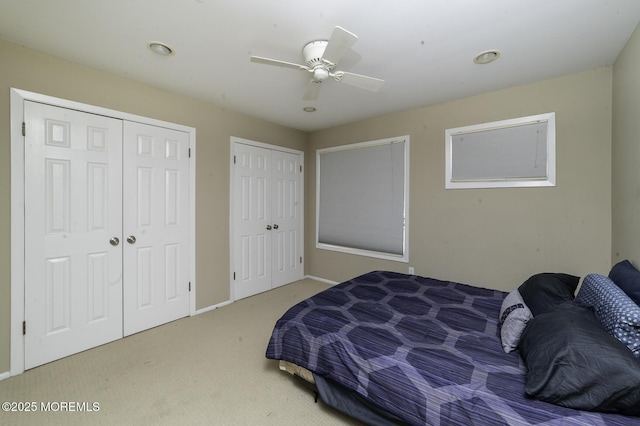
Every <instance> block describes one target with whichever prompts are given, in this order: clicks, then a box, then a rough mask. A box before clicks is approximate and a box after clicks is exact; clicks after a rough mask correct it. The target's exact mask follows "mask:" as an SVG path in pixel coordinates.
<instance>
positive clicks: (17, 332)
mask: <svg viewBox="0 0 640 426" xmlns="http://www.w3.org/2000/svg"><path fill="white" fill-rule="evenodd" d="M10 98H11V99H10V114H11V119H10V126H11V127H10V128H11V329H10V335H11V351H10V354H11V355H10V357H11V358H10V371H9V373H10V375H11V376H15V375H17V374H21V373H23V372H24V371H25V370H24V336H23V335H22V323H23V321H24V320H25V311H24V300H25V295H24V284H25V283H24V262H25V258H24V247H25V244H24V243H25V242H24V199H25V194H24V173H25V168H24V160H25V157H24V136H22V123H23V121H24V102H25V101H34V102H40V103H43V104H48V105H52V106H56V107H61V108H68V109H74V110H78V111H83V112H87V113H90V114H97V115H104V116H107V117H112V118H116V119H120V120H123V121H134V122H138V123H143V124H149V125H153V126H158V127H165V128H170V129H174V130H179V131H183V132H186V133H188V134H189V147H190V149H191V157H190V163H189V277H190V282H191V293H190V294H189V316H193V315H195V314H196V288H197V286H196V263H195V259H196V256H195V247H196V239H195V235H196V232H195V219H196V209H195V207H196V203H195V182H196V179H195V176H196V161H195V160H196V129H195V128H193V127H189V126H184V125H181V124H175V123H170V122H167V121H161V120H156V119H153V118H149V117H143V116H139V115H134V114H129V113H126V112H122V111H116V110H112V109H108V108H103V107H99V106H95V105H89V104H83V103H80V102H75V101H71V100H67V99H61V98H56V97H53V96H48V95H43V94H40V93H34V92H28V91H26V90H22V89H17V88H13V87H12V88H11V89H10Z"/></svg>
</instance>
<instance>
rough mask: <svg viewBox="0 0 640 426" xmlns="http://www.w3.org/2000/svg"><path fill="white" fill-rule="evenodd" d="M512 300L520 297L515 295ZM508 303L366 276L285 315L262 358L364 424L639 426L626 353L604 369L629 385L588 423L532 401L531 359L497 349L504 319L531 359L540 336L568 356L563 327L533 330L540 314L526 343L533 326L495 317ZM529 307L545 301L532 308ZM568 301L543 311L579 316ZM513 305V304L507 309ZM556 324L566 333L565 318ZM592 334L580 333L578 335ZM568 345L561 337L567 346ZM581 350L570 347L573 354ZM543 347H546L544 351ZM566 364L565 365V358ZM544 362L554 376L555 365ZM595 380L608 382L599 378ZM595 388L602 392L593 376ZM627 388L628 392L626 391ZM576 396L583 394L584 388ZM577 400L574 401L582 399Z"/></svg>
mask: <svg viewBox="0 0 640 426" xmlns="http://www.w3.org/2000/svg"><path fill="white" fill-rule="evenodd" d="M525 284H526V283H525ZM577 284H578V283H577V281H575V285H577ZM573 285H574V283H571V285H570V287H571V286H573ZM523 286H524V284H523ZM554 288H555V287H554ZM521 289H522V293H526V291H524V290H526V288H522V287H521ZM573 290H575V286H573ZM554 291H555V290H554ZM508 296H509V294H508V293H506V292H502V291H498V290H491V289H487V288H480V287H476V286H471V285H466V284H461V283H455V282H448V281H441V280H437V279H433V278H426V277H421V276H416V275H405V274H399V273H395V272H387V271H374V272H370V273H367V274H364V275H362V276H359V277H356V278H354V279H351V280H349V281H346V282H343V283H341V284H338V285H335V286H333V287H331V288H329V289H327V290H325V291H323V292H321V293H318V294H317V295H315V296H313V297H311V298H309V299H306V300H304V301H302V302H300V303H298V304H296V305H295V306H293V307H291V308H290V309H289V310H288V311H287V312H286V313H285V314H284V315H283V316H282V317H281V318H280V319H279V320H278V321H277V323H276V325H275V327H274V330H273V333H272V336H271V338H270V341H269V344H268V347H267V351H266V356H267V358H269V359H273V360H278V361H280V363H281V368H283V369H287V370H288V371H289V372H291V373H294V374H296V375H298V376H301V377H303V378H305V380H306V381H307V382H312V383H315V385H316V386H317V389H318V392H320V397H321V398H322V399H323V401H325V402H327V403H328V404H329V405H332V406H334V407H335V408H338V409H339V410H341V411H344V412H346V413H347V414H350V415H352V416H354V417H356V418H358V419H359V420H362V421H364V422H365V423H368V424H413V425H539V424H545V425H560V424H561V425H632V424H633V425H637V424H640V418H638V417H636V415H637V414H640V412H639V411H638V410H640V363H638V360H637V358H636V357H634V355H633V352H632V351H629V350H628V349H627V347H626V346H623V348H624V350H625V351H626V352H628V354H627V353H622V355H621V358H620V359H622V360H623V361H620V360H619V359H618V358H615V357H613V358H612V359H613V361H612V365H613V364H615V365H613V366H612V367H611V368H615V369H619V368H626V369H627V370H629V372H630V373H632V374H626V371H625V376H628V377H627V378H626V379H624V380H627V381H629V382H630V384H629V383H626V382H625V383H623V384H622V385H620V386H623V387H622V388H621V389H622V390H621V391H620V389H618V388H617V389H615V392H617V394H616V395H615V396H614V397H613V398H614V399H615V400H614V401H613V402H611V401H609V400H607V401H606V402H605V403H603V402H602V401H601V400H598V401H597V402H596V404H597V407H595V410H596V411H586V410H582V409H575V408H569V407H572V406H575V403H574V401H573V400H571V398H575V395H572V396H570V398H569V400H570V402H569V403H566V404H564V405H565V406H562V405H563V401H559V404H558V403H557V401H556V402H554V403H550V402H546V400H544V397H545V395H543V394H544V391H545V390H548V389H547V388H548V387H549V386H546V388H545V386H542V388H543V392H538V394H537V395H535V397H532V396H531V392H530V391H531V389H530V386H529V385H530V380H533V379H530V377H529V376H528V375H527V372H528V369H527V365H529V366H530V369H529V371H530V372H534V371H535V369H536V368H538V369H539V368H543V370H544V368H545V366H544V365H542V367H541V366H540V365H537V366H536V365H535V363H534V360H533V355H531V358H530V359H528V360H526V357H525V356H524V355H523V354H522V350H513V348H511V349H508V348H505V346H504V341H503V339H502V338H501V329H502V328H503V327H505V329H506V326H505V325H504V320H505V317H510V316H511V317H513V318H515V319H516V320H520V322H521V323H522V325H523V327H521V328H523V329H524V331H522V330H520V331H521V332H522V334H521V335H520V336H519V337H518V338H519V339H524V340H522V345H523V347H524V343H525V342H526V343H527V345H528V348H529V349H527V351H528V353H529V352H530V353H532V354H533V353H534V352H535V351H534V350H533V349H531V348H532V347H534V348H535V347H537V348H542V347H545V348H546V347H547V343H548V342H549V340H550V339H549V337H548V336H545V335H544V333H547V332H549V329H553V332H554V333H556V334H558V333H559V334H560V336H559V339H560V342H561V343H559V345H560V346H562V345H564V346H565V347H566V346H567V345H569V344H568V343H567V342H566V339H567V337H566V336H563V335H562V334H561V333H562V330H561V329H562V328H563V327H562V326H561V327H557V328H558V329H560V330H559V331H556V330H555V329H556V327H549V326H548V325H547V324H545V323H544V322H540V321H537V320H538V318H543V319H544V318H546V317H545V315H546V314H543V313H539V312H536V313H535V315H531V317H535V319H536V321H537V323H536V324H537V325H538V327H537V329H540V330H537V331H536V333H538V334H542V335H541V336H539V335H535V333H534V331H532V332H531V333H528V334H534V335H533V336H529V335H527V331H529V329H531V330H534V329H535V328H536V327H533V325H531V327H529V326H527V323H529V324H533V322H534V321H533V320H531V318H527V319H525V320H524V321H522V319H521V317H520V316H519V315H518V314H519V312H520V310H518V309H506V310H505V306H503V305H504V302H505V300H506V298H507V297H508ZM547 296H548V297H555V295H551V296H549V295H547ZM563 297H564V298H565V299H566V298H567V297H566V296H563ZM540 299H544V297H542V298H540V297H537V299H536V300H540ZM570 299H572V300H571V301H566V300H556V301H554V303H553V304H554V305H555V306H556V308H557V307H558V306H562V305H561V302H564V303H572V306H571V307H569V308H567V307H564V306H562V309H561V310H560V309H555V310H556V311H559V312H560V313H561V314H562V315H565V316H566V315H570V314H571V312H573V311H572V309H573V310H576V311H577V309H578V306H579V305H578V304H576V302H575V301H574V300H573V292H571V297H570ZM520 305H523V304H522V303H520V304H519V303H516V304H515V305H513V306H516V307H518V306H520ZM525 306H526V305H525ZM574 306H575V308H574ZM532 307H533V309H532V310H538V308H539V307H538V306H535V303H532ZM580 307H581V305H580ZM581 308H582V307H581ZM585 309H586V308H585ZM589 312H592V310H591V311H588V312H587V311H586V310H583V311H580V315H584V314H585V313H586V314H589ZM501 314H502V315H501ZM528 314H530V313H528ZM538 314H539V315H538ZM590 315H592V314H590ZM547 316H548V315H547ZM594 318H595V317H594ZM563 322H566V323H568V324H573V323H574V322H575V321H574V320H573V319H572V318H569V319H567V320H566V321H563ZM586 323H589V321H586ZM572 326H573V325H572ZM592 331H593V330H592V329H589V333H592ZM596 331H597V330H596ZM597 332H599V331H597ZM603 332H604V333H605V334H606V331H603ZM589 333H587V334H589ZM574 334H576V333H575V332H574V330H573V329H571V330H570V331H569V332H568V334H567V335H569V336H573V335H574ZM577 334H580V333H577ZM596 334H597V333H596ZM598 336H599V335H598ZM607 336H609V335H608V334H607ZM571 338H573V337H570V339H571ZM580 338H582V337H578V339H580ZM598 338H599V339H600V337H598ZM536 339H543V342H544V344H541V343H535V342H536ZM612 339H613V340H615V341H616V343H613V342H609V341H608V340H607V344H609V343H611V344H613V346H614V347H615V349H616V350H618V349H619V350H620V351H622V349H621V348H619V347H618V346H615V345H616V344H617V343H619V342H618V341H617V340H616V339H615V338H613V337H612ZM600 340H602V339H600ZM605 340H606V339H605ZM583 343H584V342H582V341H579V342H577V343H576V344H575V345H573V344H570V345H571V347H573V346H576V347H578V348H580V345H581V344H583ZM549 344H550V345H551V347H553V342H551V343H549ZM600 350H601V349H600V348H598V349H596V350H594V352H595V354H596V355H598V356H602V357H605V358H606V359H609V358H610V357H609V355H608V353H605V354H602V353H600V352H599V351H600ZM557 352H562V353H563V354H564V353H565V352H570V351H565V350H558V351H557ZM578 352H579V353H580V354H581V353H583V352H584V351H583V350H582V349H580V350H579V351H578ZM588 352H589V353H591V352H592V351H588ZM628 355H629V356H630V357H629V356H628ZM563 356H566V355H563ZM571 356H574V357H575V353H571ZM551 362H554V363H556V364H563V361H562V360H560V362H558V360H557V359H555V360H552V361H551ZM529 363H530V364H529ZM634 363H635V364H634ZM574 367H575V365H574ZM606 367H607V368H609V366H606ZM634 368H635V369H636V370H637V371H635V370H633V369H634ZM554 371H555V370H554ZM575 372H576V370H575V369H574V370H568V371H564V373H565V375H566V374H569V375H571V374H574V373H575ZM558 374H559V373H558ZM594 374H595V373H594ZM598 374H601V375H602V374H605V376H604V377H609V376H608V375H609V371H607V370H606V369H605V370H603V371H601V372H599V373H598ZM578 376H579V377H580V378H581V377H583V376H584V375H583V374H579V375H578ZM546 380H547V382H550V381H551V382H552V381H553V380H562V381H563V383H565V382H567V377H566V376H562V375H558V376H556V377H555V378H554V377H552V378H551V379H549V378H548V377H547V379H546ZM597 380H598V381H599V382H602V376H600V378H597ZM615 380H617V379H615ZM636 380H638V382H637V385H638V386H637V388H638V389H636V388H635V387H634V384H636ZM546 384H547V385H549V383H546ZM552 384H553V383H552ZM579 385H580V386H587V387H593V383H592V382H589V383H586V384H585V383H581V384H579ZM597 386H601V385H596V387H597ZM624 386H626V387H624ZM525 389H527V394H525ZM538 391H539V389H538ZM554 391H555V390H554ZM607 392H609V390H608V389H607ZM575 393H576V392H573V394H575ZM584 393H585V392H582V394H584ZM541 395H542V398H540V396H541ZM555 396H557V395H552V397H555ZM596 396H597V395H596ZM579 398H582V399H584V395H580V396H579ZM610 398H611V397H609V399H610ZM547 400H549V399H547ZM580 403H582V402H580ZM572 404H573V405H572ZM578 406H581V405H578ZM620 406H621V407H623V408H622V409H620ZM634 406H637V407H636V408H634ZM612 407H613V408H612ZM629 407H630V408H629ZM587 408H588V407H587ZM599 411H607V412H606V413H605V412H599ZM616 411H617V412H618V413H616ZM619 413H622V414H619ZM630 414H631V415H630Z"/></svg>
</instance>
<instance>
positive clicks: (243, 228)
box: [232, 143, 303, 299]
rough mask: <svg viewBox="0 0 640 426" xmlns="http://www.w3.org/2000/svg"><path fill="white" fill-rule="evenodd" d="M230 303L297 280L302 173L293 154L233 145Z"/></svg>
mask: <svg viewBox="0 0 640 426" xmlns="http://www.w3.org/2000/svg"><path fill="white" fill-rule="evenodd" d="M234 155H235V163H234V164H233V165H232V167H234V188H233V198H234V201H233V203H234V208H233V211H234V216H235V217H234V253H233V259H234V274H235V280H234V297H235V298H236V299H241V298H244V297H248V296H252V295H254V294H257V293H260V292H263V291H267V290H271V289H272V288H275V287H279V286H282V285H284V284H288V283H291V282H293V281H296V280H299V279H301V278H302V276H303V268H302V257H301V256H302V216H301V214H302V205H301V204H302V187H301V181H302V177H301V175H302V172H301V156H300V155H299V154H295V153H290V152H284V151H278V150H275V149H268V148H263V147H258V146H252V145H245V144H242V143H235V144H234Z"/></svg>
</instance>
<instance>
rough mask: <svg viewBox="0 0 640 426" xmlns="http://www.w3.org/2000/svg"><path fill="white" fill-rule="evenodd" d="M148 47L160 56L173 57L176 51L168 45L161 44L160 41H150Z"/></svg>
mask: <svg viewBox="0 0 640 426" xmlns="http://www.w3.org/2000/svg"><path fill="white" fill-rule="evenodd" d="M147 47H148V48H149V49H150V50H151V51H152V52H153V53H156V54H158V55H160V56H172V55H173V54H174V51H173V49H172V48H171V47H169V46H168V45H166V44H164V43H161V42H159V41H150V42H149V43H147Z"/></svg>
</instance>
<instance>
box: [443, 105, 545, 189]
mask: <svg viewBox="0 0 640 426" xmlns="http://www.w3.org/2000/svg"><path fill="white" fill-rule="evenodd" d="M555 129H556V127H555V113H553V112H552V113H548V114H540V115H534V116H529V117H521V118H515V119H512V120H504V121H495V122H492V123H484V124H478V125H473V126H467V127H458V128H455V129H447V130H446V132H445V140H446V182H445V187H446V188H448V189H449V188H496V187H515V186H555V143H556V131H555Z"/></svg>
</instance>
